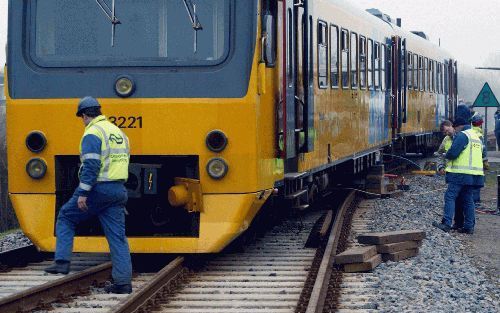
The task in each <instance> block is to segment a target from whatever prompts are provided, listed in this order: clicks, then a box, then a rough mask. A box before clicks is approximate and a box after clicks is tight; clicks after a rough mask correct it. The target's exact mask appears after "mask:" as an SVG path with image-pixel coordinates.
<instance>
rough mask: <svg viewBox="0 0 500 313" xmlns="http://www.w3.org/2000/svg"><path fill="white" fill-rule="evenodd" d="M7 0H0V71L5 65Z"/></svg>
mask: <svg viewBox="0 0 500 313" xmlns="http://www.w3.org/2000/svg"><path fill="white" fill-rule="evenodd" d="M7 3H8V1H7V0H0V68H1V69H0V71H2V72H3V66H4V64H5V44H6V43H7Z"/></svg>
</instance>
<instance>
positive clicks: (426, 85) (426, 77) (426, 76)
mask: <svg viewBox="0 0 500 313" xmlns="http://www.w3.org/2000/svg"><path fill="white" fill-rule="evenodd" d="M428 68H429V59H427V58H426V57H424V91H427V90H429V70H428Z"/></svg>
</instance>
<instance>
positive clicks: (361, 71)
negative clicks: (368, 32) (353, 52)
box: [359, 36, 366, 89]
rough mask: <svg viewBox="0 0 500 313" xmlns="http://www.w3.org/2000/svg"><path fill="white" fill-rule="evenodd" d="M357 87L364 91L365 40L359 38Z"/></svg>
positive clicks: (361, 37)
mask: <svg viewBox="0 0 500 313" xmlns="http://www.w3.org/2000/svg"><path fill="white" fill-rule="evenodd" d="M359 86H360V88H362V89H366V38H365V37H363V36H359Z"/></svg>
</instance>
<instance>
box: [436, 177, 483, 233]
mask: <svg viewBox="0 0 500 313" xmlns="http://www.w3.org/2000/svg"><path fill="white" fill-rule="evenodd" d="M473 188H474V187H472V186H469V185H460V184H455V183H448V189H447V190H446V193H445V194H444V214H443V224H446V225H448V226H451V222H452V220H453V216H454V214H455V206H456V204H457V203H456V202H457V198H459V197H458V196H459V195H460V200H459V201H460V202H462V203H458V205H459V206H461V207H462V208H463V214H464V225H463V228H464V229H467V230H470V229H474V224H475V218H476V217H475V211H474V200H473V195H472V190H473Z"/></svg>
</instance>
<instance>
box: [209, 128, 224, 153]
mask: <svg viewBox="0 0 500 313" xmlns="http://www.w3.org/2000/svg"><path fill="white" fill-rule="evenodd" d="M205 144H206V145H207V148H208V149H209V150H210V151H212V152H221V151H222V150H224V149H225V148H226V146H227V137H226V135H225V134H224V133H223V132H222V131H220V130H212V131H211V132H209V133H208V135H207V138H206V139H205Z"/></svg>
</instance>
